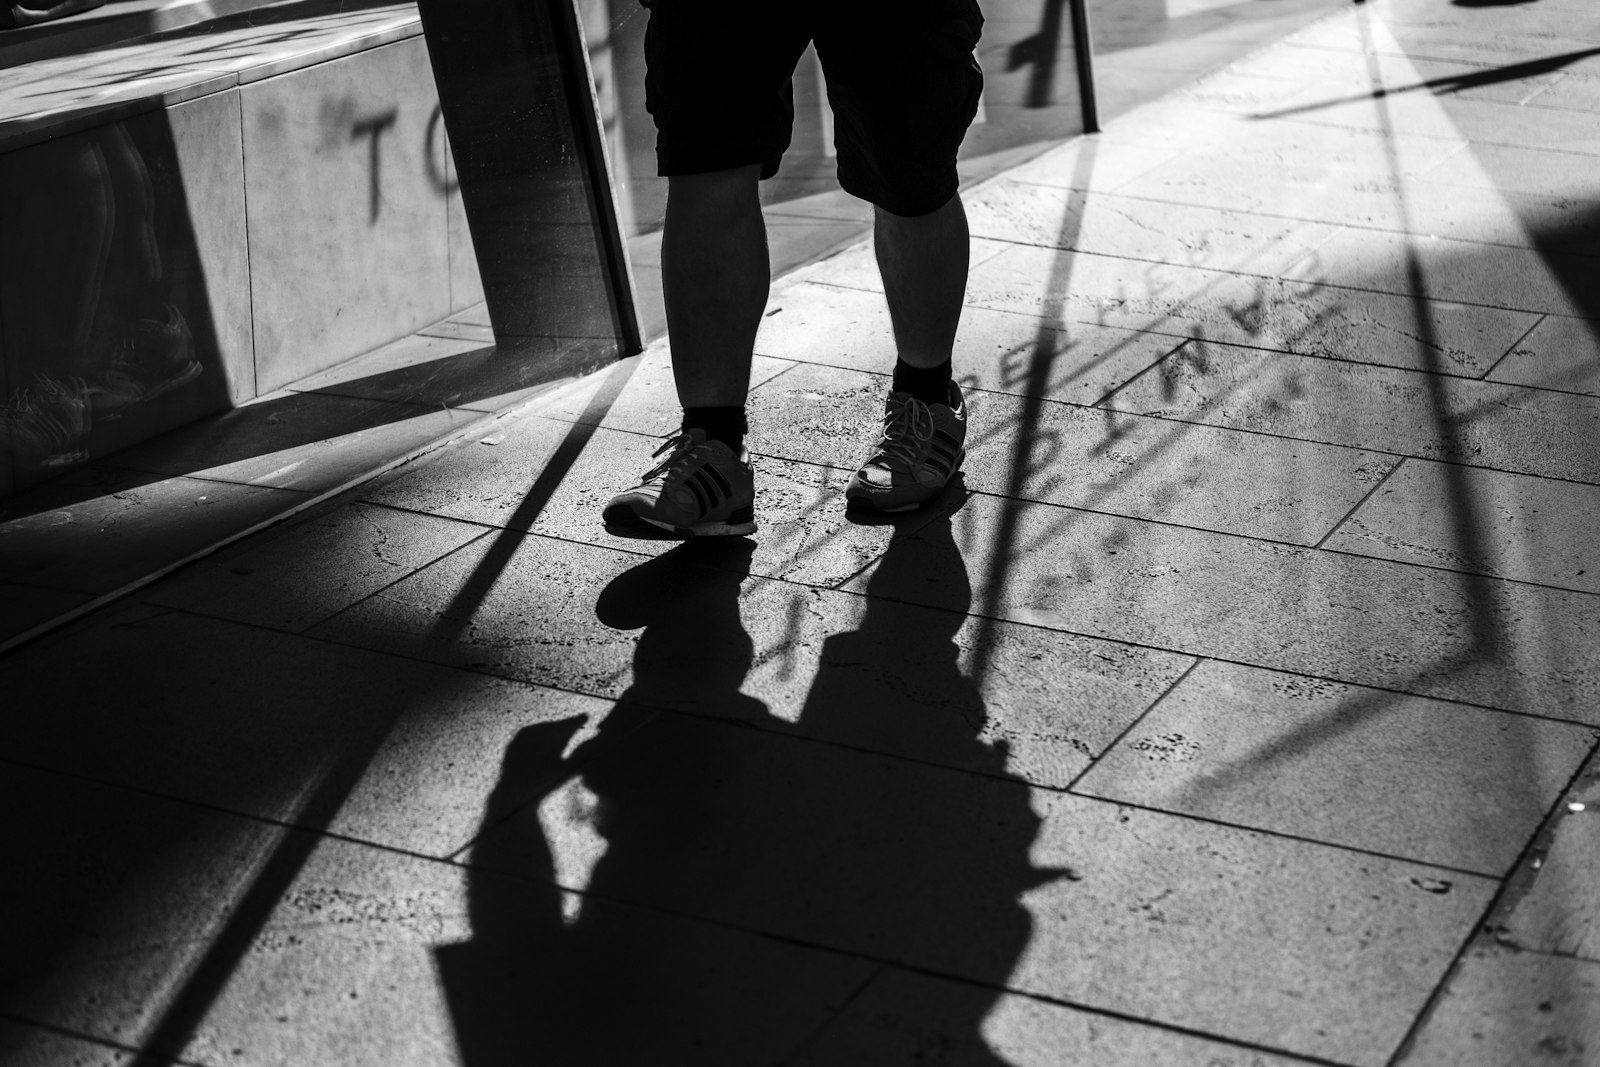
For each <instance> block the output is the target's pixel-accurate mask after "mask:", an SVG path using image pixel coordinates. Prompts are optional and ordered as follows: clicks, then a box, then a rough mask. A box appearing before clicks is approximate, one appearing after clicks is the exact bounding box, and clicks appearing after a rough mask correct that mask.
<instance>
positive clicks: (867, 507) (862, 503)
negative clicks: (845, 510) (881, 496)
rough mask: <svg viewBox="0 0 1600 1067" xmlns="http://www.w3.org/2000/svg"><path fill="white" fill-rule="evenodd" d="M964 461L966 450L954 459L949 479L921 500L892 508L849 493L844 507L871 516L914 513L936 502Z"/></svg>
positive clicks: (866, 497) (846, 495) (965, 459)
mask: <svg viewBox="0 0 1600 1067" xmlns="http://www.w3.org/2000/svg"><path fill="white" fill-rule="evenodd" d="M966 461H967V450H966V449H965V448H963V449H962V450H961V454H960V455H959V456H957V457H956V462H955V465H954V466H953V467H951V468H950V477H948V478H946V479H945V480H944V481H942V482H940V483H939V487H938V488H937V489H931V490H929V491H928V495H927V496H925V497H923V498H922V499H921V500H913V501H912V502H911V503H909V504H896V505H895V506H894V507H884V506H883V505H882V504H879V503H877V502H876V501H874V500H873V499H872V498H871V497H868V496H861V495H857V496H851V495H850V494H849V493H845V495H844V499H845V505H846V507H851V508H858V509H860V510H861V511H865V512H869V513H871V514H873V515H904V514H905V513H906V512H908V511H916V510H917V509H919V508H925V507H927V506H928V505H929V504H931V503H933V502H934V501H935V500H938V499H939V497H940V496H941V495H942V494H943V493H944V491H945V489H947V488H948V487H949V485H950V483H951V482H953V481H955V477H956V475H958V474H960V473H961V465H962V464H963V463H965V462H966Z"/></svg>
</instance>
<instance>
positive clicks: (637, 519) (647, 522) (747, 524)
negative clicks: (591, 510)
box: [600, 507, 756, 540]
mask: <svg viewBox="0 0 1600 1067" xmlns="http://www.w3.org/2000/svg"><path fill="white" fill-rule="evenodd" d="M600 518H601V521H602V522H603V523H604V524H605V528H606V529H607V530H608V531H609V532H611V533H613V534H616V535H617V536H619V537H629V536H634V537H637V536H639V535H640V534H641V533H643V534H652V533H654V532H655V531H658V530H662V531H665V532H667V533H669V534H671V535H673V536H674V537H677V538H680V539H683V540H688V539H690V538H694V537H744V536H745V535H747V534H753V533H755V532H756V524H755V516H754V514H753V513H751V512H750V511H749V510H748V509H746V510H745V511H744V512H743V513H740V512H735V513H734V514H732V515H729V516H728V518H727V519H725V520H722V521H720V522H700V523H696V524H695V525H693V526H674V525H673V524H672V523H670V522H662V521H661V520H660V519H652V518H650V517H649V516H648V515H641V514H639V513H638V512H637V511H634V510H633V509H632V508H629V507H611V508H606V509H605V511H603V512H601V514H600ZM657 536H659V535H657Z"/></svg>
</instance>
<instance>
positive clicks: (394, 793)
mask: <svg viewBox="0 0 1600 1067" xmlns="http://www.w3.org/2000/svg"><path fill="white" fill-rule="evenodd" d="M86 649H92V650H93V651H92V652H88V651H85V650H86ZM86 658H92V659H93V661H94V662H95V663H96V665H97V669H96V670H95V671H92V672H86V671H83V670H82V669H81V666H80V665H81V664H82V663H83V662H84V660H85V659H86ZM0 677H3V678H4V679H5V685H6V688H7V691H8V692H9V693H10V694H12V695H13V697H14V698H15V699H16V700H17V701H18V702H19V706H30V707H31V706H45V704H47V703H53V706H59V707H65V708H71V709H73V713H72V714H70V715H68V714H63V715H55V716H32V717H26V718H25V717H21V716H16V717H12V718H11V719H8V720H7V721H6V722H5V723H4V724H3V727H0V736H3V737H4V747H5V751H6V752H7V753H8V755H9V756H10V757H11V758H13V759H17V760H26V761H27V762H29V763H30V764H33V765H36V766H41V767H49V768H54V769H57V770H60V771H62V772H65V773H69V774H73V775H78V776H84V777H87V778H91V779H100V780H104V781H109V782H116V783H119V784H121V785H124V786H127V787H130V788H135V789H142V790H148V791H151V792H154V793H160V794H163V795H167V796H172V797H177V798H181V799H183V800H186V801H190V802H194V803H197V804H204V805H207V806H209V807H213V808H216V809H219V810H226V811H232V812H237V813H241V814H245V815H251V816H257V817H261V818H266V819H272V820H278V821H285V822H299V823H303V824H307V825H311V826H314V827H317V828H319V829H321V828H326V827H331V828H332V829H333V831H334V832H337V833H342V834H347V835H350V836H354V837H359V838H362V839H365V840H372V841H376V842H379V843H381V844H383V845H385V846H386V847H390V848H399V849H405V850H408V851H412V852H420V853H427V854H433V855H448V854H450V853H451V852H454V851H455V850H457V849H459V848H460V847H461V846H462V845H463V844H464V843H465V842H466V841H468V840H469V839H470V838H471V836H472V833H473V828H474V826H475V825H476V818H477V815H478V811H479V809H480V808H481V806H482V803H483V798H484V796H486V795H487V792H488V790H489V788H490V786H491V785H492V782H493V776H494V773H495V770H494V765H493V764H494V761H493V758H492V757H491V756H490V755H488V754H486V753H487V750H482V749H479V748H476V747H475V746H479V745H482V744H484V743H485V742H493V741H496V740H498V739H499V738H501V737H502V736H504V735H506V733H507V731H512V730H516V729H520V728H522V727H524V726H528V725H532V724H535V723H540V722H545V721H557V720H563V719H572V718H573V717H575V716H577V715H580V714H591V713H593V712H594V710H595V709H593V708H592V707H590V706H589V705H588V704H585V703H584V702H583V701H582V700H581V699H578V698H574V697H571V696H569V695H566V694H556V693H551V692H548V691H545V690H535V689H530V688H527V687H523V686H518V685H514V684H511V683H508V682H504V681H502V680H499V679H493V678H487V677H484V676H483V675H481V674H474V673H469V672H460V671H451V670H443V669H440V668H438V667H435V666H433V665H431V664H424V663H416V662H413V661H410V660H407V659H402V658H396V657H391V656H383V655H375V654H372V653H369V652H364V651H360V650H357V649H350V648H339V647H336V646H331V645H327V644H325V643H322V642H315V641H307V640H304V639H301V638H296V637H291V636H289V635H285V634H275V633H272V632H270V631H265V630H259V629H252V628H248V627H244V626H239V625H236V624H233V623H228V622H223V621H220V620H217V619H208V618H203V617H199V616H192V615H186V614H181V613H165V614H160V613H155V612H152V611H151V610H150V609H138V608H130V609H124V610H123V611H121V612H119V613H118V614H116V615H114V616H112V617H110V618H108V619H105V620H102V621H101V623H100V624H99V625H97V626H94V627H88V626H85V627H82V628H80V630H79V631H78V632H77V633H76V635H75V636H74V635H67V636H65V637H62V638H52V639H51V640H50V641H47V642H45V643H43V644H41V645H37V646H34V647H32V648H30V649H28V650H26V651H25V652H24V653H21V654H19V655H17V656H13V657H12V658H10V659H8V660H7V661H6V663H5V666H4V671H3V674H0ZM219 708H225V709H226V714H222V713H220V712H219ZM391 735H393V736H392V737H391ZM419 741H428V742H431V743H432V747H431V748H429V749H421V748H415V747H410V746H411V743H412V742H419ZM445 767H448V773H443V768H445Z"/></svg>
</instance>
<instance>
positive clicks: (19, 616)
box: [0, 582, 94, 641]
mask: <svg viewBox="0 0 1600 1067" xmlns="http://www.w3.org/2000/svg"><path fill="white" fill-rule="evenodd" d="M92 599H94V596H93V594H91V593H85V592H82V591H78V590H71V589H47V588H45V587H43V586H35V585H21V584H18V583H15V582H0V641H7V640H10V639H11V638H14V637H21V636H22V635H23V634H26V633H29V632H31V631H33V630H34V629H36V628H38V627H40V626H44V625H46V624H48V623H49V622H51V621H52V620H54V619H58V618H60V617H61V616H62V615H65V614H66V613H67V612H69V611H71V610H73V609H74V608H76V607H78V606H79V605H82V604H87V603H88V602H89V601H90V600H92Z"/></svg>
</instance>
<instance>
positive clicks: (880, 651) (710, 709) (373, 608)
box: [317, 520, 1190, 787]
mask: <svg viewBox="0 0 1600 1067" xmlns="http://www.w3.org/2000/svg"><path fill="white" fill-rule="evenodd" d="M934 525H938V524H937V523H935V524H934ZM944 526H945V530H946V532H944V533H942V534H939V535H937V536H939V537H941V538H942V540H941V542H940V543H942V544H943V545H944V546H945V547H946V549H948V548H949V546H950V544H951V542H950V539H949V534H948V532H947V531H948V520H945V521H944ZM536 542H537V543H534V544H531V545H529V546H527V547H525V548H524V549H521V550H519V552H518V555H517V556H516V557H514V558H513V559H512V561H511V563H510V565H509V566H508V568H507V571H508V573H506V574H504V575H502V576H501V577H500V579H499V581H498V583H497V585H496V590H497V592H496V594H495V595H491V596H490V597H489V599H488V600H487V601H486V603H485V605H484V607H483V609H482V612H483V615H484V617H485V618H493V619H495V620H496V621H495V622H494V623H493V625H492V628H491V626H489V625H486V624H473V625H472V626H470V627H469V628H468V629H467V631H466V636H464V637H462V638H461V639H460V640H458V641H452V642H440V643H439V644H437V645H427V644H426V640H425V639H420V640H417V641H405V640H401V639H399V634H400V632H402V631H404V630H410V631H412V632H417V631H419V630H420V629H421V628H422V627H424V626H425V622H424V620H425V619H426V618H428V617H430V615H429V613H430V612H432V611H437V610H439V608H437V607H430V598H441V597H443V598H448V597H450V596H451V595H452V594H453V591H454V590H455V589H457V588H459V587H460V585H459V583H460V582H461V581H463V579H462V578H460V577H452V576H448V575H447V576H445V577H441V578H430V576H429V571H424V572H422V573H421V574H419V575H417V576H416V577H415V578H414V579H413V580H411V581H408V582H404V583H401V584H400V585H399V586H397V587H394V588H392V589H390V590H387V591H385V592H384V593H382V594H379V595H378V596H376V597H374V598H372V599H371V600H369V601H367V602H365V603H363V604H361V605H359V606H358V607H356V608H355V609H352V611H350V612H347V613H346V614H345V615H343V616H341V617H340V618H338V619H335V620H333V621H332V622H331V623H329V624H327V625H325V626H323V627H321V628H319V630H318V631H317V632H318V633H319V634H323V635H326V636H329V637H332V638H335V639H337V640H341V641H352V642H355V643H361V644H368V645H377V646H379V647H394V648H397V649H400V648H408V649H409V648H413V647H414V646H415V645H416V644H424V645H425V651H424V652H422V653H412V652H408V654H424V655H428V656H430V657H437V658H441V659H443V660H445V661H448V662H460V663H463V664H467V665H472V666H475V667H476V668H477V669H484V670H489V671H492V672H494V673H499V674H504V675H508V676H511V677H517V678H522V679H528V680H532V679H539V680H542V681H545V682H548V683H550V684H553V685H557V686H560V687H562V688H564V689H569V690H578V691H583V692H588V693H593V694H595V695H598V696H605V697H608V698H611V699H619V698H622V699H626V700H628V701H632V702H635V703H642V704H643V705H646V706H649V707H662V708H675V709H679V710H683V711H688V712H692V713H694V714H697V715H708V716H713V717H721V718H730V719H735V720H737V721H740V722H744V723H747V724H749V725H754V726H757V727H761V728H776V729H787V727H785V726H784V724H786V723H794V722H796V721H798V720H799V719H800V717H801V711H802V709H803V708H804V707H805V706H806V704H807V702H808V701H810V700H813V699H815V696H814V694H815V691H816V690H817V689H818V687H819V686H820V685H822V683H823V682H824V681H826V682H827V684H828V686H829V687H830V689H831V691H833V692H835V693H836V694H837V695H836V697H834V698H833V699H834V700H835V703H836V704H837V707H838V711H839V714H838V715H836V716H833V717H830V718H828V719H826V720H824V721H820V722H815V721H814V722H810V723H808V724H806V726H805V730H806V732H807V736H814V737H816V738H818V739H821V740H828V741H832V742H834V743H837V744H844V745H850V746H854V747H858V748H864V749H869V750H874V751H884V752H890V753H897V754H902V755H905V756H907V757H908V758H912V759H918V760H924V761H928V762H933V763H942V764H946V765H953V766H961V767H968V768H970V769H973V770H979V771H982V770H983V769H985V768H989V767H993V766H995V765H996V761H997V759H999V760H1000V762H1003V763H1005V764H1006V766H1008V767H1010V768H1012V770H1013V771H1014V772H1015V773H1017V774H1021V775H1024V776H1026V777H1027V778H1028V779H1029V780H1030V781H1036V782H1039V783H1041V784H1046V785H1054V786H1058V787H1061V786H1065V785H1066V784H1067V783H1069V782H1070V781H1071V780H1072V779H1073V778H1074V777H1075V776H1076V775H1077V774H1079V773H1081V771H1082V770H1083V768H1084V767H1086V766H1087V765H1088V761H1089V760H1090V759H1092V758H1094V757H1095V756H1096V755H1098V754H1099V753H1100V752H1102V751H1104V749H1105V748H1106V746H1108V745H1110V744H1111V742H1112V741H1113V740H1115V738H1116V737H1117V736H1118V735H1119V734H1120V733H1121V732H1122V731H1123V730H1124V729H1125V728H1126V727H1127V725H1128V724H1129V723H1131V722H1132V721H1133V720H1134V719H1135V718H1137V716H1138V715H1139V714H1140V713H1141V712H1143V710H1144V709H1145V708H1147V707H1149V705H1150V703H1151V702H1152V701H1154V700H1155V698H1156V697H1157V696H1159V695H1160V693H1161V692H1163V691H1164V690H1165V689H1166V688H1167V687H1168V686H1170V685H1171V684H1172V682H1174V681H1175V680H1176V679H1177V678H1178V676H1179V675H1180V674H1182V672H1183V670H1184V669H1185V668H1186V667H1187V666H1188V665H1189V663H1190V661H1189V659H1188V658H1187V657H1183V656H1174V655H1171V654H1166V653H1160V652H1155V651H1152V650H1148V649H1139V648H1132V647H1129V646H1126V645H1119V644H1115V643H1109V642H1103V641H1095V640H1093V639H1086V638H1079V637H1073V636H1071V635H1065V634H1060V633H1057V632H1054V631H1051V630H1045V629H1037V628H1032V627H1019V626H1012V625H1008V624H1003V623H997V622H994V621H992V620H985V619H973V618H969V617H967V616H966V615H965V613H964V612H963V611H962V610H961V608H962V607H964V606H965V605H966V604H968V603H970V598H971V593H970V591H969V590H967V589H966V588H965V584H964V583H965V575H964V572H963V571H962V570H961V564H960V561H959V559H957V558H954V557H953V556H952V555H951V554H950V553H949V552H948V551H946V552H944V553H943V554H941V555H940V556H939V558H938V559H937V560H936V561H934V563H932V564H931V565H929V566H925V567H923V568H921V569H919V570H917V571H916V572H913V573H906V572H903V571H900V572H897V571H896V570H895V569H894V568H890V569H886V570H882V571H880V572H879V573H878V577H877V579H876V584H875V585H874V586H873V592H874V594H875V595H876V596H883V597H889V598H896V599H898V598H902V597H903V596H904V590H905V589H906V588H911V587H922V588H933V589H936V590H937V591H938V592H939V595H940V603H939V604H938V605H937V606H935V607H933V608H924V607H915V606H910V605H900V604H895V603H893V602H892V600H891V601H880V600H878V599H871V600H867V601H863V600H862V599H861V598H860V597H856V596H852V595H846V594H828V593H825V592H823V591H821V590H814V589H805V588H798V587H796V586H794V585H791V584H789V583H786V582H772V581H760V580H753V579H752V580H749V581H747V582H741V580H740V579H741V575H742V571H741V570H740V569H739V567H740V564H741V563H742V561H743V560H744V559H747V558H748V555H749V554H750V552H751V551H752V549H750V548H749V547H748V546H747V547H745V548H744V549H743V550H742V554H741V551H740V550H739V549H738V548H737V546H720V547H718V546H706V545H685V546H680V547H678V548H675V549H674V550H672V551H671V552H669V553H666V554H664V555H662V556H659V557H656V558H654V559H650V560H641V559H639V558H638V557H616V558H611V557H610V556H609V554H606V553H602V552H600V551H598V550H594V549H580V548H578V547H576V546H568V545H565V544H562V543H554V544H555V545H556V548H555V550H551V549H550V547H549V546H550V544H551V543H549V542H545V541H543V540H542V539H536ZM475 547H476V546H475ZM473 551H474V549H468V550H467V554H468V555H470V554H471V553H472V552H473ZM552 556H565V557H567V561H568V565H567V568H563V567H560V566H558V565H557V564H556V561H554V560H552V559H551V558H550V557H552ZM708 564H709V565H711V566H713V567H718V568H721V569H720V570H716V571H707V570H706V569H705V566H706V565H708ZM471 565H472V564H471V562H470V561H468V560H461V561H454V562H453V561H445V564H443V565H441V566H442V567H447V568H449V570H450V571H451V574H452V575H459V573H460V572H464V571H466V570H467V569H469V568H470V567H471ZM434 569H437V568H430V571H431V570H434ZM567 575H570V576H567ZM502 590H503V592H501V591H502ZM741 591H742V592H741ZM574 598H575V599H576V601H577V603H578V604H588V605H594V606H593V607H590V608H588V609H587V610H583V609H579V608H577V607H576V605H575V606H574V608H573V609H572V610H566V609H564V608H563V607H561V606H560V605H565V604H570V603H572V601H573V599H574ZM502 604H516V605H518V607H517V609H516V613H515V616H514V617H510V618H505V617H503V616H504V615H505V612H504V610H503V609H502V607H501V605H502ZM563 611H564V612H565V614H566V616H567V617H566V618H565V619H563V620H561V621H560V622H558V624H557V625H556V626H555V627H553V628H547V627H543V626H541V625H539V620H540V619H542V618H543V617H544V616H546V615H548V614H552V613H556V612H563ZM551 631H553V632H555V633H558V634H559V635H560V636H559V638H557V637H547V636H545V635H546V634H547V633H548V632H551ZM635 631H640V632H638V633H635ZM552 645H554V646H555V647H554V648H551V647H550V646H552ZM485 646H487V647H485ZM967 679H970V681H969V680H967ZM975 738H981V739H982V742H983V743H982V744H981V745H980V744H977V743H975V741H974V739H975ZM994 749H999V750H1000V751H1001V752H1002V753H1003V756H1004V758H1003V759H1000V757H997V756H996V755H995V752H994V751H993V750H994Z"/></svg>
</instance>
